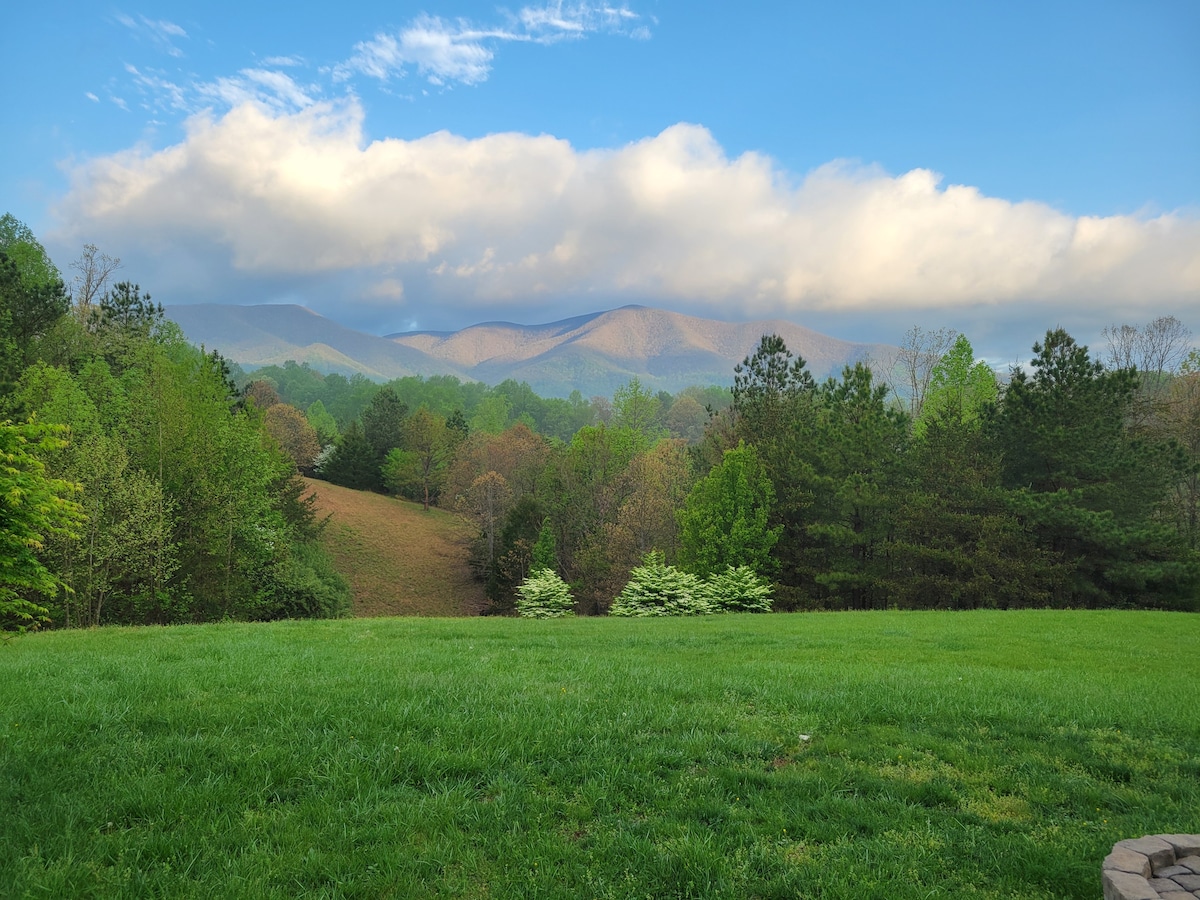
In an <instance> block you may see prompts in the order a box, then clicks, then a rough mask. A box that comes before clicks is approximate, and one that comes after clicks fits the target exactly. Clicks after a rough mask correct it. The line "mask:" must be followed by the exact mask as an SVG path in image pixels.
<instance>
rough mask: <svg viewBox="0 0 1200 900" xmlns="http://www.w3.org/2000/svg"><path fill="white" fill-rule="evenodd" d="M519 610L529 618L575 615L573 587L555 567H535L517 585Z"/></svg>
mask: <svg viewBox="0 0 1200 900" xmlns="http://www.w3.org/2000/svg"><path fill="white" fill-rule="evenodd" d="M517 594H518V599H517V612H518V613H519V614H520V615H521V616H523V617H524V618H527V619H554V618H560V617H562V616H570V615H574V607H575V598H574V597H573V596H572V595H571V589H570V587H569V586H568V585H567V583H566V582H565V581H563V580H562V578H560V577H559V575H558V573H557V572H555V571H554V570H553V569H535V570H534V571H533V573H532V574H531V575H530V576H529V577H528V578H526V579H525V580H524V581H522V582H521V583H520V584H519V585H518V586H517Z"/></svg>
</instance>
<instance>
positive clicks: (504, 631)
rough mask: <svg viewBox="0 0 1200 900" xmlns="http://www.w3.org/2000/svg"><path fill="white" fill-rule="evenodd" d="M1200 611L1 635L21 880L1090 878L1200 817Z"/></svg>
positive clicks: (191, 887) (232, 886)
mask: <svg viewBox="0 0 1200 900" xmlns="http://www.w3.org/2000/svg"><path fill="white" fill-rule="evenodd" d="M1198 639H1200V617H1195V616H1186V615H1172V614H1163V613H1143V612H1099V613H1091V612H1070V613H1062V612H1034V611H1028V612H1009V613H986V612H984V613H964V614H946V613H870V614H814V615H791V616H784V615H773V616H723V617H711V618H708V619H698V620H639V621H618V620H603V619H581V620H573V621H572V620H565V621H564V620H559V621H528V620H486V619H485V620H479V619H469V620H468V619H459V620H445V619H425V620H414V619H374V620H354V621H345V620H342V621H332V622H304V623H291V622H288V623H275V624H269V625H221V626H204V627H188V628H175V629H159V630H155V629H137V630H116V629H113V630H101V631H93V632H61V633H49V634H41V635H32V636H28V637H24V638H19V639H16V640H13V641H11V642H9V643H8V644H5V645H0V678H3V683H4V685H5V688H4V694H3V700H2V702H0V810H3V814H2V815H0V896H6V897H7V896H25V895H28V896H47V897H65V896H71V897H75V896H172V897H174V896H197V897H213V896H222V897H224V896H230V897H232V896H267V897H270V896H274V897H290V896H297V895H308V896H328V897H410V896H445V897H510V896H518V897H613V898H625V897H655V898H658V897H798V896H801V897H818V896H819V897H847V898H850V897H854V898H862V897H879V898H907V897H914V898H915V897H930V896H932V897H958V896H975V897H1012V898H1018V897H1019V898H1027V897H1080V898H1083V897H1088V898H1093V897H1096V896H1098V895H1099V893H1100V881H1099V868H1100V861H1101V859H1102V858H1103V856H1104V855H1105V853H1106V852H1107V851H1108V850H1109V849H1110V848H1111V845H1112V844H1113V842H1114V841H1116V840H1118V839H1120V838H1123V837H1130V836H1139V835H1141V834H1145V833H1153V832H1165V831H1171V832H1179V831H1196V830H1200V820H1198V818H1197V817H1198V816H1200V705H1197V704H1196V703H1195V690H1196V686H1197V685H1198V684H1200V654H1197V653H1196V647H1197V645H1198Z"/></svg>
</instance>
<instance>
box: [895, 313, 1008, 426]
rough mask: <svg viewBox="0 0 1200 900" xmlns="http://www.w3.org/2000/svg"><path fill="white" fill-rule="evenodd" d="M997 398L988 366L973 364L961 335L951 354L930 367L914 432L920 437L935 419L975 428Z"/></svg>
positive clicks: (996, 388) (994, 378) (970, 352)
mask: <svg viewBox="0 0 1200 900" xmlns="http://www.w3.org/2000/svg"><path fill="white" fill-rule="evenodd" d="M998 396H999V386H998V385H997V383H996V374H995V373H994V372H993V371H992V369H991V367H990V366H988V364H987V363H985V362H976V361H975V351H974V349H973V348H972V347H971V342H970V341H969V340H967V337H966V335H962V334H960V335H959V336H958V338H957V339H956V340H955V342H954V346H953V347H952V348H951V349H950V352H949V353H947V354H946V355H945V356H944V357H942V359H941V360H940V361H939V362H938V363H937V364H936V365H935V366H934V367H933V372H932V374H931V376H930V382H929V388H928V390H927V391H926V393H925V399H924V402H923V403H922V404H921V410H920V413H919V415H918V416H917V418H916V420H915V421H914V422H913V430H914V432H915V433H917V434H918V435H919V434H921V433H922V432H923V431H924V430H925V427H926V425H927V424H928V423H929V422H930V421H931V420H932V419H935V418H941V419H945V418H951V419H954V420H955V421H960V422H962V423H963V424H965V425H968V426H975V425H977V424H978V423H979V422H980V421H981V417H982V415H983V412H984V410H985V409H987V407H988V406H989V405H991V404H994V403H995V402H996V398H997V397H998Z"/></svg>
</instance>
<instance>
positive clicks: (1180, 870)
mask: <svg viewBox="0 0 1200 900" xmlns="http://www.w3.org/2000/svg"><path fill="white" fill-rule="evenodd" d="M1195 874H1196V873H1195V872H1193V871H1192V870H1191V869H1189V868H1188V867H1187V866H1167V867H1166V868H1165V869H1155V870H1154V872H1153V875H1154V877H1155V878H1174V877H1175V876H1176V875H1195Z"/></svg>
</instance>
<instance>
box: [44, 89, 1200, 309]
mask: <svg viewBox="0 0 1200 900" xmlns="http://www.w3.org/2000/svg"><path fill="white" fill-rule="evenodd" d="M362 125H363V122H362V110H361V109H360V108H359V106H358V105H357V104H356V103H354V102H353V101H350V102H348V103H345V104H340V105H334V104H328V103H316V104H313V105H311V106H308V107H307V108H306V109H304V110H303V111H300V112H294V113H289V114H281V113H273V112H272V111H271V110H270V109H269V108H268V107H265V106H262V105H257V104H244V105H241V106H239V107H237V108H235V109H234V110H232V111H231V112H229V113H228V114H227V115H225V116H223V117H220V118H214V117H212V116H209V115H205V116H199V117H195V118H193V119H192V120H191V121H190V122H189V127H188V135H187V138H186V140H185V141H184V142H182V143H181V144H179V145H177V146H174V147H170V148H167V149H165V150H161V151H157V152H152V151H148V150H133V151H127V152H124V153H121V154H118V155H115V156H110V157H103V158H100V159H96V160H94V161H93V162H91V163H89V164H87V165H86V166H84V167H82V168H79V169H77V170H76V171H75V172H74V174H73V179H74V180H73V187H72V190H71V192H70V194H69V196H68V197H67V198H66V199H65V201H64V202H63V204H62V206H61V208H60V209H59V214H60V216H61V219H62V221H64V222H66V223H69V224H68V225H67V226H66V227H65V229H64V232H63V234H62V236H63V237H64V238H77V239H79V238H81V239H84V240H88V239H92V238H91V237H90V236H91V235H95V234H104V235H107V236H109V237H107V238H106V240H111V241H116V242H117V243H116V244H114V250H115V251H116V252H119V253H120V255H122V256H129V257H132V256H134V255H135V252H140V253H142V254H143V255H144V256H145V257H146V258H148V259H150V258H153V259H159V260H161V261H162V262H161V264H162V266H163V267H164V271H169V270H170V269H171V268H172V267H177V268H180V269H181V270H187V269H188V268H189V266H190V268H192V269H201V268H207V270H208V271H209V272H211V273H216V274H214V275H213V276H212V277H214V278H217V279H218V280H219V279H220V278H221V277H226V278H227V279H229V280H236V279H238V278H260V279H261V278H267V279H270V278H289V279H292V281H291V282H289V283H293V284H294V283H295V282H297V281H298V280H299V281H302V280H304V279H311V280H312V281H313V282H314V283H315V282H317V281H320V280H321V279H327V278H330V277H345V276H355V277H360V280H361V281H362V282H363V283H364V284H369V285H373V287H365V288H361V289H360V296H361V295H370V296H371V297H372V298H373V302H374V303H376V304H378V303H380V302H383V301H386V300H387V298H388V297H389V296H390V297H392V298H394V299H395V301H396V302H397V303H400V302H412V298H413V297H416V296H428V297H437V298H439V299H438V304H439V307H446V308H450V307H457V308H460V309H463V310H471V311H481V310H487V309H489V308H491V307H496V306H501V305H503V306H505V307H506V308H511V304H513V303H514V302H519V303H522V304H525V305H527V306H530V307H532V306H533V305H536V304H538V303H541V304H544V305H546V306H547V307H550V305H551V303H552V302H553V304H554V309H555V311H556V312H557V311H561V310H562V309H563V307H562V306H560V305H558V304H559V303H560V301H562V300H563V298H569V297H575V298H578V302H579V304H582V305H586V306H591V307H596V308H603V307H604V306H607V305H610V304H611V303H612V302H613V301H617V300H620V299H621V298H627V299H629V300H636V301H639V302H658V303H661V304H663V305H670V304H682V303H685V302H686V303H687V304H688V306H689V308H691V309H694V310H696V311H697V312H707V313H709V314H715V315H726V316H730V317H735V318H737V317H741V318H744V317H746V316H769V315H795V314H798V313H801V312H822V311H824V312H830V313H833V312H844V311H855V312H859V313H871V314H872V315H875V314H877V313H881V312H894V311H897V310H906V311H913V312H915V311H919V310H937V309H941V310H948V309H959V308H962V307H966V306H973V307H981V306H982V307H993V308H996V307H1003V308H1007V307H1009V306H1011V307H1012V308H1014V309H1015V308H1016V307H1017V306H1018V305H1023V304H1027V303H1029V302H1035V303H1042V304H1054V305H1055V308H1056V309H1059V310H1062V309H1074V310H1077V311H1080V312H1081V314H1082V313H1086V314H1087V315H1092V316H1102V317H1105V316H1107V317H1116V316H1124V315H1133V313H1130V312H1126V311H1137V310H1142V309H1147V310H1152V311H1153V314H1154V315H1158V314H1166V313H1168V312H1175V311H1179V312H1186V311H1187V310H1189V309H1190V310H1192V314H1193V315H1194V309H1195V301H1196V298H1197V296H1200V220H1198V219H1197V218H1196V217H1195V216H1194V215H1190V214H1182V213H1177V214H1165V215H1157V216H1153V217H1141V216H1108V217H1083V218H1076V217H1073V216H1070V215H1067V214H1065V213H1063V212H1060V211H1058V210H1055V209H1053V208H1052V207H1050V206H1047V205H1045V204H1041V203H1035V202H1011V201H1008V200H1003V199H1000V198H996V197H988V196H985V195H983V194H982V193H981V192H980V191H979V190H978V189H976V188H973V187H969V186H963V185H943V184H942V183H941V180H940V178H939V176H937V175H936V174H935V173H932V172H929V171H927V170H923V169H915V170H913V171H911V172H907V173H905V174H902V175H898V176H895V175H890V174H888V173H886V172H883V171H880V170H878V169H875V168H870V167H861V166H854V165H850V164H846V163H831V164H829V165H826V166H824V167H822V168H820V169H817V170H816V171H813V172H811V173H808V174H807V175H806V176H804V177H803V178H799V179H796V178H794V177H793V176H791V175H790V174H789V173H787V172H785V171H782V170H781V169H780V168H779V167H778V166H777V165H776V164H774V163H773V162H772V161H771V160H770V159H768V158H766V157H764V156H761V155H758V154H754V153H746V154H743V155H741V156H738V157H735V158H729V157H728V156H727V155H726V154H725V153H724V151H723V150H722V148H721V147H720V146H719V145H718V144H717V143H716V141H715V140H714V139H713V137H712V135H711V134H710V133H709V132H708V131H707V130H705V129H704V128H702V127H699V126H696V125H686V124H680V125H676V126H673V127H671V128H668V129H667V130H665V131H664V132H662V133H661V134H659V135H656V136H653V137H648V138H646V139H644V140H641V141H639V142H637V143H634V144H630V145H628V146H624V147H620V148H614V149H609V150H595V151H587V152H580V151H577V150H576V149H574V148H573V147H572V146H571V145H570V144H568V143H567V142H565V141H562V140H558V139H555V138H553V137H549V136H530V135H525V134H494V135H489V136H487V137H483V138H479V139H473V140H468V139H465V138H461V137H457V136H455V135H452V134H448V133H445V132H439V133H437V134H431V135H428V136H427V137H424V138H421V139H418V140H412V141H404V140H396V139H388V140H379V141H374V142H371V143H366V142H365V141H364V138H363V130H362ZM80 242H82V241H80ZM180 260H190V261H191V262H190V263H188V262H180ZM221 272H225V273H226V275H225V276H221V275H220V273H221ZM589 298H595V299H589ZM178 302H184V301H183V299H182V298H181V299H180V300H179V301H178ZM470 314H471V313H464V315H470ZM1138 320H1139V319H1137V318H1135V319H1134V321H1138ZM1101 321H1104V319H1102V320H1101Z"/></svg>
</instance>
